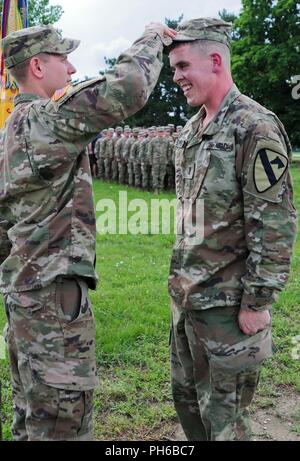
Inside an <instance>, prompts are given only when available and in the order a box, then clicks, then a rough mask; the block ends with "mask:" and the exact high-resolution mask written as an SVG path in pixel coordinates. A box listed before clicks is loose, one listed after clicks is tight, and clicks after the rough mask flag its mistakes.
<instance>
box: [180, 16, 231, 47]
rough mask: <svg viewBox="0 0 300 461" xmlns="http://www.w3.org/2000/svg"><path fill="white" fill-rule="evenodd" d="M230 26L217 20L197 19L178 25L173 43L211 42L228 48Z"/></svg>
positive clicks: (228, 23)
mask: <svg viewBox="0 0 300 461" xmlns="http://www.w3.org/2000/svg"><path fill="white" fill-rule="evenodd" d="M231 30H232V24H231V23H230V22H226V21H223V20H222V19H219V18H199V19H191V20H190V21H185V22H183V23H181V24H179V25H178V27H177V35H176V37H175V38H174V39H173V42H175V43H176V42H193V41H195V40H211V41H215V42H220V43H223V44H224V45H227V46H228V47H230V32H231Z"/></svg>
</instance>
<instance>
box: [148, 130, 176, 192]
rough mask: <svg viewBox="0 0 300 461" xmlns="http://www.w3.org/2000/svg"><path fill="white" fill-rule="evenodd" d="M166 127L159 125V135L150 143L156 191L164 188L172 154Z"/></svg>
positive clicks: (150, 156)
mask: <svg viewBox="0 0 300 461" xmlns="http://www.w3.org/2000/svg"><path fill="white" fill-rule="evenodd" d="M164 131H165V129H164V127H159V128H158V130H157V133H158V135H157V136H156V137H155V138H153V139H152V140H151V141H150V143H149V158H150V163H151V165H152V181H153V189H154V193H155V194H158V193H160V192H161V191H162V190H163V188H164V181H165V176H166V172H167V163H168V158H169V156H170V149H171V147H170V142H169V140H168V139H167V138H165V135H164Z"/></svg>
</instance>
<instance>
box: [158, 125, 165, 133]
mask: <svg viewBox="0 0 300 461" xmlns="http://www.w3.org/2000/svg"><path fill="white" fill-rule="evenodd" d="M157 131H158V132H159V133H161V132H162V131H165V127H164V126H160V127H158V128H157Z"/></svg>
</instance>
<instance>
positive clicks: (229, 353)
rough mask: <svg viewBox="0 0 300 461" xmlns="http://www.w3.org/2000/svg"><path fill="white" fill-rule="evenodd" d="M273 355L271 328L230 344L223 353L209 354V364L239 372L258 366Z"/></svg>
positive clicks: (214, 367)
mask: <svg viewBox="0 0 300 461" xmlns="http://www.w3.org/2000/svg"><path fill="white" fill-rule="evenodd" d="M272 355H273V350H272V333H271V329H270V328H268V329H265V330H263V331H260V332H259V333H257V334H256V335H254V336H250V337H247V339H245V340H244V341H241V342H239V343H237V344H233V345H232V346H228V347H227V349H225V350H224V351H223V352H222V354H220V355H219V354H213V353H210V354H209V364H210V366H211V368H212V369H222V370H224V371H226V370H228V371H231V372H235V371H236V372H237V373H238V372H239V371H242V370H246V369H248V368H251V367H256V366H258V365H259V364H260V363H262V362H263V360H265V359H266V358H268V357H271V356H272Z"/></svg>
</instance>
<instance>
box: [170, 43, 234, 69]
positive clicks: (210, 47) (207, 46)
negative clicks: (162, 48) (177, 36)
mask: <svg viewBox="0 0 300 461" xmlns="http://www.w3.org/2000/svg"><path fill="white" fill-rule="evenodd" d="M182 45H190V46H192V47H193V48H198V49H199V51H200V53H202V54H204V55H205V56H209V55H210V54H212V53H218V54H219V55H220V56H221V57H222V59H223V63H224V66H225V68H226V69H227V70H228V71H229V72H230V70H231V53H230V49H229V48H228V46H227V45H225V44H224V43H221V42H217V41H213V40H193V41H183V42H176V41H175V42H173V43H172V45H171V46H170V47H169V48H168V53H170V51H172V50H174V49H175V48H178V47H179V46H182Z"/></svg>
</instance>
